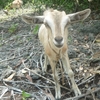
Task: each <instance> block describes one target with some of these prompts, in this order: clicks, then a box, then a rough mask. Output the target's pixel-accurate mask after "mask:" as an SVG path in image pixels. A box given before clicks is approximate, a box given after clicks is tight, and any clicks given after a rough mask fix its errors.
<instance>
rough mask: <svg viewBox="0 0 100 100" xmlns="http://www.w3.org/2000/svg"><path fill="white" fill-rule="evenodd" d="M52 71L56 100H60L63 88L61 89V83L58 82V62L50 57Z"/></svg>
mask: <svg viewBox="0 0 100 100" xmlns="http://www.w3.org/2000/svg"><path fill="white" fill-rule="evenodd" d="M49 61H50V65H51V69H52V73H53V79H54V81H55V96H56V100H59V99H60V98H61V90H60V85H59V82H58V74H57V69H56V64H57V63H56V62H55V61H53V60H52V59H50V58H49Z"/></svg>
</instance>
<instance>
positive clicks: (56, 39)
mask: <svg viewBox="0 0 100 100" xmlns="http://www.w3.org/2000/svg"><path fill="white" fill-rule="evenodd" d="M62 40H63V37H61V36H57V37H55V41H56V42H57V43H61V42H62Z"/></svg>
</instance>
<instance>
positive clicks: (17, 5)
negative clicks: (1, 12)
mask: <svg viewBox="0 0 100 100" xmlns="http://www.w3.org/2000/svg"><path fill="white" fill-rule="evenodd" d="M22 4H23V1H22V0H14V1H13V2H12V3H11V7H12V8H20V7H21V6H22Z"/></svg>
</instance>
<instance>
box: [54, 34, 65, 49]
mask: <svg viewBox="0 0 100 100" xmlns="http://www.w3.org/2000/svg"><path fill="white" fill-rule="evenodd" d="M53 42H54V44H55V46H56V47H58V48H61V47H62V46H63V44H64V39H63V37H61V36H57V37H55V38H54V41H53Z"/></svg>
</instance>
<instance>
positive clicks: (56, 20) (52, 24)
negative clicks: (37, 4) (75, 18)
mask: <svg viewBox="0 0 100 100" xmlns="http://www.w3.org/2000/svg"><path fill="white" fill-rule="evenodd" d="M44 16H45V19H44V25H45V26H46V28H47V31H48V33H49V37H50V41H52V43H53V44H54V45H55V46H56V47H58V48H61V47H62V46H63V44H64V36H65V34H67V33H65V32H64V30H65V28H66V26H67V24H68V23H69V18H68V17H66V14H65V12H64V11H63V12H59V11H57V10H54V11H51V12H45V13H44Z"/></svg>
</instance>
